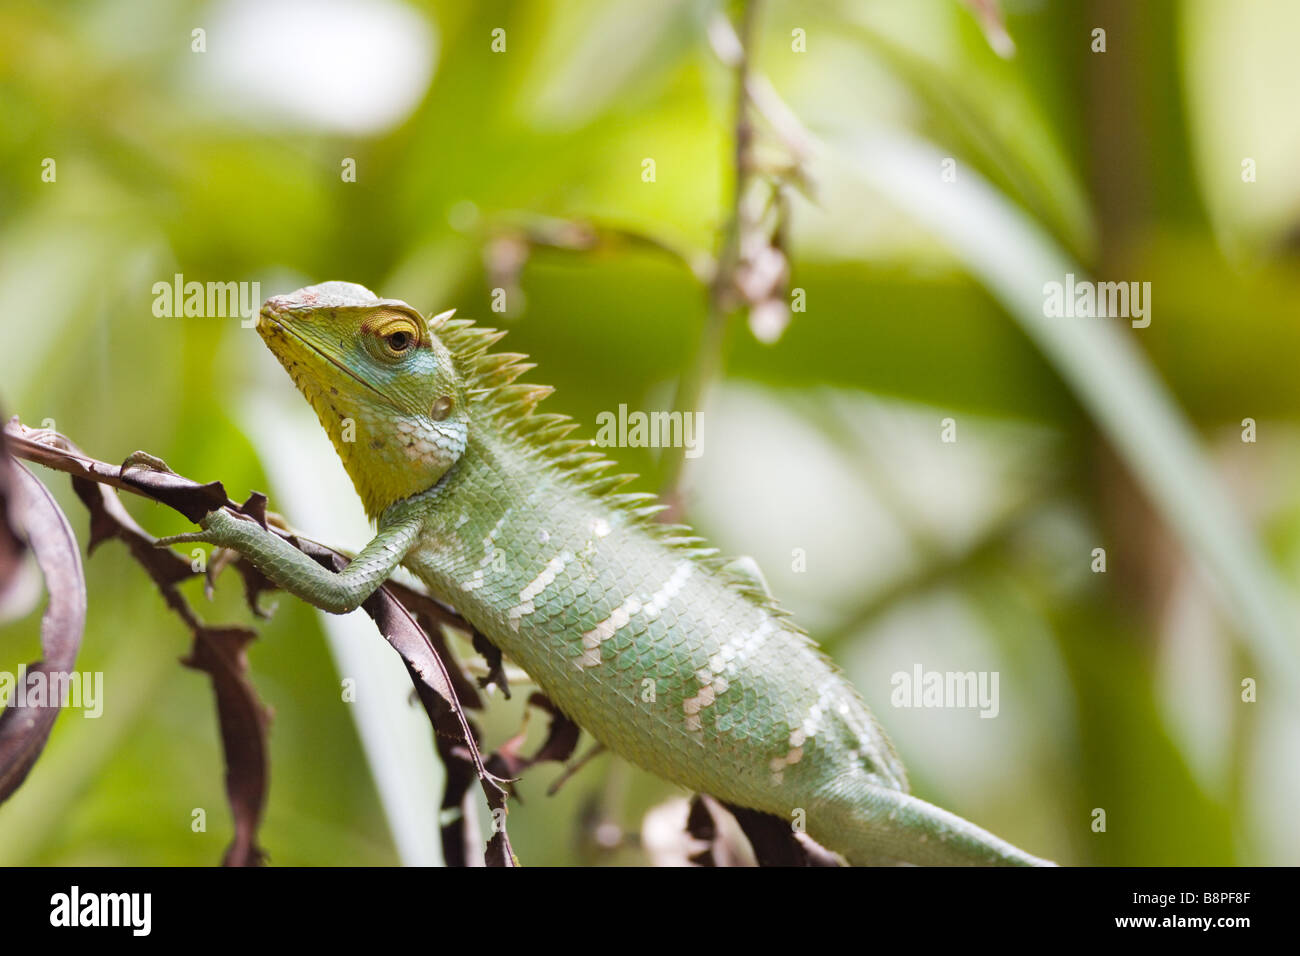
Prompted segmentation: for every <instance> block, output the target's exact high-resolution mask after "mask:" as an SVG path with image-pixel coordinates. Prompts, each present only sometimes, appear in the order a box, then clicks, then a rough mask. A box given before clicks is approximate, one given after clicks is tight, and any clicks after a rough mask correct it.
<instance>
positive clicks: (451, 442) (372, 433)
mask: <svg viewBox="0 0 1300 956" xmlns="http://www.w3.org/2000/svg"><path fill="white" fill-rule="evenodd" d="M257 329H258V332H259V334H260V335H261V336H262V339H263V340H264V341H265V342H266V344H267V347H268V348H270V350H271V351H272V352H273V353H274V354H275V357H276V358H278V359H279V360H280V364H281V365H283V366H284V367H285V370H286V371H287V372H288V373H289V375H290V377H291V378H292V379H293V381H294V384H295V385H297V386H298V390H299V391H301V392H302V393H303V395H304V396H305V397H306V399H307V401H308V402H310V403H311V406H312V408H314V409H315V410H316V414H317V416H318V417H319V418H320V422H321V425H322V426H324V428H325V431H326V432H327V433H328V434H329V436H330V440H331V441H333V442H334V448H335V449H336V450H337V451H338V453H339V457H340V458H341V459H342V460H343V467H344V468H346V469H347V472H348V475H349V477H351V479H352V484H353V485H355V486H356V489H357V494H358V495H360V496H361V501H362V503H363V504H364V505H365V508H366V513H367V514H369V515H370V516H371V517H372V518H374V517H377V516H378V515H380V514H382V513H383V511H384V510H385V509H386V508H387V507H388V506H389V505H391V504H393V503H394V502H397V501H400V500H402V499H403V498H408V497H410V496H411V495H414V494H418V493H419V492H422V491H426V490H428V489H429V488H432V487H433V486H434V485H435V484H436V483H437V482H438V480H439V479H440V478H441V477H442V476H443V475H444V474H445V473H446V472H447V470H448V469H449V468H451V466H452V465H454V464H455V463H456V460H457V459H458V458H459V457H460V455H461V453H462V452H463V451H464V450H465V441H466V437H467V417H466V409H465V406H466V401H465V392H464V388H463V386H462V384H461V381H460V377H459V375H458V373H457V371H456V367H455V364H454V362H453V360H452V356H451V353H450V352H449V351H448V350H447V348H446V347H445V346H444V345H443V344H442V343H441V342H439V341H438V340H437V338H435V337H434V336H433V335H432V334H431V333H430V331H429V325H428V323H427V322H426V321H425V320H424V318H423V317H422V316H421V315H420V313H419V312H417V311H416V310H415V309H413V308H412V307H411V306H409V305H407V304H406V303H405V302H401V301H398V300H397V299H380V298H378V297H377V296H376V295H375V294H374V293H373V292H371V291H370V290H369V289H367V288H365V287H363V286H359V285H356V284H354V283H351V282H325V283H322V284H320V285H313V286H308V287H307V288H305V289H299V290H298V291H297V292H293V293H290V294H289V295H281V296H274V297H272V298H270V299H268V300H267V301H266V304H265V305H263V306H262V314H261V318H260V320H259V322H258V324H257Z"/></svg>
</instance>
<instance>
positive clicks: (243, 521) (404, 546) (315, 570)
mask: <svg viewBox="0 0 1300 956" xmlns="http://www.w3.org/2000/svg"><path fill="white" fill-rule="evenodd" d="M385 518H389V516H387V515H386V516H384V518H381V519H380V522H379V531H378V532H377V533H376V535H375V536H374V538H372V539H371V540H370V543H369V544H367V545H366V546H365V547H364V548H362V549H361V552H360V553H359V554H358V555H357V556H356V557H355V558H353V559H352V561H351V562H350V563H349V564H348V566H347V567H346V568H344V569H343V570H342V571H339V572H337V573H336V572H333V571H329V570H326V569H325V568H323V567H321V566H320V565H319V564H317V563H316V562H315V561H313V560H312V559H311V558H310V557H308V556H307V555H305V554H303V553H302V552H301V551H299V550H298V549H297V548H295V547H293V546H292V545H291V544H289V543H288V542H287V541H285V540H284V539H283V538H281V537H280V536H279V535H277V534H275V533H274V532H271V531H267V530H266V529H264V528H263V527H262V526H261V525H259V524H258V523H257V522H255V521H252V520H251V519H248V518H241V517H237V516H236V515H234V514H231V513H230V512H228V511H226V510H224V509H218V510H216V511H210V512H208V514H207V515H205V516H204V518H203V520H202V521H200V522H199V527H200V528H202V529H203V530H202V531H194V532H190V533H187V534H177V535H172V536H171V537H168V538H159V539H158V541H157V546H158V547H167V546H169V545H173V544H182V543H188V542H194V541H199V542H204V543H207V544H214V545H217V546H218V547H222V548H228V549H230V550H232V551H237V552H238V553H239V554H241V555H243V556H244V557H245V558H247V559H248V560H249V561H250V562H252V564H253V566H254V567H256V568H257V569H258V570H259V571H261V572H262V573H263V574H265V575H266V576H267V577H268V578H270V579H271V580H272V581H273V582H274V583H275V584H276V586H277V587H279V588H281V589H283V590H285V591H288V592H289V593H290V594H292V595H294V596H295V597H299V598H302V600H304V601H306V602H307V603H308V604H311V605H314V606H315V607H318V608H320V609H322V610H324V611H329V612H330V613H331V614H346V613H348V612H349V611H353V610H355V609H356V608H357V607H359V606H360V605H361V603H362V602H363V601H365V599H366V598H368V597H370V595H371V594H373V593H374V592H375V591H376V590H377V589H378V588H379V586H380V585H381V584H383V583H384V581H386V580H387V579H388V576H389V575H390V574H392V573H393V570H394V569H395V568H396V567H397V565H398V564H399V563H401V561H402V559H403V558H404V557H406V553H407V552H408V551H409V550H410V549H411V546H412V545H413V544H414V543H415V540H416V538H417V537H418V536H419V533H420V527H421V524H422V522H421V517H420V515H419V513H418V512H415V513H407V514H397V515H394V516H392V517H391V518H389V520H385Z"/></svg>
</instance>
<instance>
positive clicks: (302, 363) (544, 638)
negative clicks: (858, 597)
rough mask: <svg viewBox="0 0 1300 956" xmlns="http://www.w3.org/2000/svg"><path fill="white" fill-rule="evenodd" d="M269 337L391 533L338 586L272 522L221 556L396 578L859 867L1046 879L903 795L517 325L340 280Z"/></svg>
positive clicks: (590, 716) (772, 616)
mask: <svg viewBox="0 0 1300 956" xmlns="http://www.w3.org/2000/svg"><path fill="white" fill-rule="evenodd" d="M258 329H259V332H260V334H261V336H262V338H263V339H264V340H265V342H266V344H267V346H268V347H269V348H270V349H271V351H272V352H273V353H275V355H276V357H277V358H278V359H279V360H280V362H281V364H283V365H284V367H285V369H286V370H287V371H288V373H289V375H290V376H291V377H292V378H293V380H294V382H295V384H296V385H297V386H298V388H299V390H301V391H302V393H303V395H304V396H305V397H306V398H307V400H308V401H309V402H310V403H311V405H312V407H313V408H314V409H315V410H316V413H317V415H318V416H319V418H320V421H321V424H322V425H323V426H324V427H325V430H326V431H327V432H328V433H329V436H330V438H331V440H332V441H333V443H334V447H335V448H336V449H337V451H338V454H339V457H340V458H342V460H343V465H344V467H345V468H346V469H347V472H348V474H349V476H350V477H351V478H352V482H353V484H354V485H355V486H356V490H357V492H358V494H359V495H360V497H361V500H362V502H363V503H364V505H365V509H366V512H367V513H368V514H369V515H370V517H371V518H372V519H373V520H375V522H376V525H377V533H376V535H375V537H374V539H373V540H372V541H370V543H369V544H367V545H366V546H365V547H364V548H363V549H362V551H361V552H360V553H359V554H358V555H357V556H356V558H355V559H354V560H353V561H352V562H351V563H350V564H349V565H348V566H347V567H346V568H345V569H344V570H343V571H342V572H340V573H337V574H336V573H333V572H330V571H327V570H325V569H324V568H322V567H320V566H319V565H317V564H316V563H315V562H313V561H311V560H310V559H309V558H307V557H306V556H305V555H303V554H302V553H300V552H299V551H297V550H295V549H294V548H292V547H291V546H289V545H288V544H286V543H285V542H283V541H282V540H281V539H280V538H279V537H277V536H276V535H274V534H271V533H269V532H267V531H264V530H263V529H262V528H261V527H259V526H258V525H257V524H256V523H254V522H252V521H248V520H242V519H240V518H239V517H236V516H234V515H233V514H231V513H229V512H225V511H220V510H218V511H214V512H211V513H209V514H208V515H207V516H206V517H205V518H204V519H203V521H202V522H201V523H200V526H201V527H202V529H203V530H202V531H201V532H196V533H192V534H183V535H177V536H175V537H173V538H168V539H164V540H163V541H162V542H161V543H162V544H170V543H176V542H182V541H184V542H189V541H203V542H209V543H212V544H216V545H219V546H221V547H225V548H231V549H234V550H236V551H238V552H240V553H242V554H243V555H245V556H246V557H247V558H248V559H249V560H250V561H252V562H253V564H255V565H256V566H257V567H258V568H260V569H261V570H262V571H263V572H264V573H265V574H266V575H268V576H269V577H270V578H271V579H272V580H274V581H275V582H276V583H277V584H278V585H279V586H280V587H282V588H284V589H285V590H287V591H289V592H290V593H292V594H295V595H297V596H299V597H301V598H302V599H304V600H306V601H308V602H310V603H311V604H313V605H315V606H317V607H320V608H323V609H325V610H327V611H331V612H334V613H344V612H347V611H350V610H352V609H354V608H356V607H357V606H358V605H359V604H360V603H361V602H362V601H363V600H365V599H366V598H367V597H368V596H369V595H370V594H371V593H372V592H373V591H374V590H375V589H376V588H378V587H379V586H380V585H381V584H382V583H383V582H384V581H385V579H386V578H387V577H388V576H389V575H390V574H391V573H392V572H393V570H394V569H395V568H396V567H397V565H399V564H402V565H405V567H406V568H407V569H409V570H410V571H411V572H413V573H414V574H415V575H416V576H417V577H419V578H420V579H421V580H422V581H424V583H425V584H426V586H427V587H428V588H429V589H430V591H431V592H432V593H433V594H434V595H435V596H437V597H438V598H440V599H441V600H444V601H446V602H447V603H448V604H451V605H453V606H454V607H455V608H456V609H457V610H458V611H459V612H460V613H461V614H462V615H463V616H464V617H465V619H466V620H468V621H469V622H470V623H471V624H473V625H474V626H475V627H476V628H478V629H479V630H480V631H481V632H482V633H483V634H484V635H485V636H486V637H488V638H489V639H490V640H491V641H492V642H493V643H495V644H496V645H497V646H498V647H499V648H500V649H501V650H502V651H503V652H505V653H506V654H507V655H508V656H509V657H511V658H512V659H513V660H514V661H515V662H516V663H518V664H519V665H520V666H522V667H523V668H524V670H526V671H528V673H529V674H531V675H532V676H533V678H534V679H535V680H536V681H537V683H538V684H539V685H540V686H541V688H542V689H543V690H544V691H545V692H546V694H547V695H548V696H549V697H550V698H551V700H552V701H553V702H554V703H555V704H556V705H557V706H558V707H559V708H560V709H561V710H562V711H564V712H565V713H566V714H567V715H568V716H569V717H570V718H572V719H573V720H574V721H575V722H576V723H577V724H578V725H579V726H581V727H582V728H584V729H585V730H587V731H588V732H589V733H591V734H592V736H594V737H595V738H596V739H597V740H599V741H600V742H601V743H603V744H604V745H605V746H607V747H608V748H609V749H610V750H612V751H614V752H615V753H617V754H619V755H621V756H623V757H625V758H626V759H628V760H630V761H631V762H632V763H635V764H637V765H639V766H641V767H644V768H645V769H646V770H649V771H650V772H652V773H654V774H657V775H659V776H661V777H664V778H666V779H668V780H671V781H673V782H675V783H678V784H680V785H682V786H684V787H688V788H690V789H692V790H695V791H698V792H702V793H708V794H710V795H712V796H714V797H716V798H718V799H721V800H724V801H727V802H729V803H733V804H736V805H739V806H744V807H749V808H752V809H756V810H760V811H765V812H767V813H770V814H774V815H776V816H779V817H781V818H783V819H785V820H787V821H791V822H792V823H793V822H795V821H798V820H803V821H805V825H806V829H807V832H808V834H809V835H810V836H812V837H813V838H814V839H816V840H817V841H818V842H820V843H822V844H823V845H824V846H826V847H829V848H830V849H832V850H834V851H836V852H838V853H840V854H841V855H843V856H844V857H845V858H846V859H847V860H848V861H849V862H851V863H855V864H877V863H897V862H905V863H918V864H1020V865H1035V864H1046V861H1044V860H1039V859H1037V858H1036V857H1033V856H1030V855H1029V854H1027V853H1024V852H1023V851H1021V850H1019V849H1017V848H1016V847H1014V846H1012V845H1011V844H1009V843H1006V842H1005V841H1003V840H1001V839H999V838H997V837H995V836H993V835H992V834H990V833H988V832H986V831H984V830H982V829H980V828H979V827H977V826H975V825H974V824H972V823H969V822H967V821H966V820H963V819H962V818H960V817H958V816H956V815H954V814H952V813H949V812H948V811H946V810H942V809H940V808H939V807H936V806H933V805H931V804H929V803H926V802H924V801H922V800H919V799H917V798H916V797H913V796H911V795H910V794H909V793H908V792H907V778H906V774H905V771H904V769H903V765H902V763H901V761H900V760H899V758H898V756H897V755H896V754H895V752H894V749H893V746H892V745H891V744H890V742H889V740H888V738H887V737H886V736H885V734H884V732H883V730H882V729H881V728H880V726H879V724H877V723H876V720H875V718H874V717H873V716H872V714H871V712H870V711H869V710H868V709H867V707H866V705H865V704H864V703H863V702H862V699H861V698H860V697H859V696H858V694H857V692H856V691H855V690H854V689H853V687H852V686H851V685H850V684H849V683H848V682H847V680H846V679H845V678H844V677H843V676H842V675H841V673H840V672H839V671H838V670H837V669H836V668H835V666H834V665H833V664H832V663H831V662H830V661H829V660H828V659H827V658H826V657H825V656H824V655H823V654H822V653H821V652H819V651H818V650H817V648H816V646H815V645H814V644H813V643H812V642H811V641H810V640H809V639H808V638H807V637H806V636H805V635H804V634H803V633H802V632H801V631H800V630H799V629H798V628H797V627H795V625H794V624H792V623H791V622H790V621H789V620H788V619H787V617H786V615H785V614H784V613H783V612H782V610H781V609H780V608H779V607H778V606H777V605H776V604H775V603H774V602H773V601H772V600H771V599H770V597H768V596H767V595H766V594H765V593H764V591H763V589H762V588H761V587H760V586H759V585H758V584H757V582H756V580H755V578H754V576H753V575H746V574H744V573H742V572H741V571H739V570H737V568H736V566H735V564H734V563H733V564H731V565H728V564H725V563H724V562H723V561H721V560H720V559H719V558H717V557H716V556H715V552H713V551H712V550H711V549H707V548H705V547H704V546H703V542H702V541H701V540H700V539H699V538H696V537H693V536H691V535H690V533H689V530H688V529H685V528H682V527H680V526H667V525H664V524H662V523H660V522H658V521H655V520H654V515H655V514H656V513H657V512H658V511H659V510H661V506H660V505H658V504H656V503H655V499H654V496H653V495H646V494H626V493H620V492H619V491H618V490H617V489H618V488H619V486H620V485H622V484H623V482H625V481H626V480H627V476H618V477H606V476H605V472H606V470H607V469H608V468H609V466H610V462H609V461H608V460H607V459H605V458H604V457H603V456H602V455H601V454H600V453H598V452H596V451H595V450H593V449H592V448H591V445H590V443H588V442H583V441H578V440H574V439H571V438H568V437H567V436H568V435H569V433H570V431H571V430H572V429H573V428H574V427H575V425H574V423H573V422H572V421H571V420H570V419H568V418H567V417H565V416H562V415H548V414H542V413H539V412H537V411H535V406H536V405H537V403H538V402H539V401H540V400H541V399H542V398H544V397H545V396H546V395H548V394H549V393H550V391H551V390H550V389H549V388H542V387H537V386H531V385H520V384H515V383H514V379H515V378H516V377H517V376H518V375H519V374H521V373H522V372H524V371H525V370H527V369H529V368H531V367H532V366H531V365H528V364H525V363H524V362H523V360H524V358H525V356H522V355H518V354H513V353H493V352H491V351H489V349H490V347H491V346H492V345H493V344H494V343H495V342H496V341H498V340H499V339H500V337H501V336H502V335H503V334H504V333H500V332H496V331H493V330H490V329H484V328H480V327H478V326H476V325H474V324H473V323H471V322H468V321H465V320H461V319H453V318H452V317H451V313H444V314H443V315H439V316H436V317H434V318H432V319H430V320H429V321H427V322H426V321H425V319H424V318H423V317H422V316H421V315H420V313H419V312H417V311H416V310H415V309H413V308H412V307H411V306H409V305H407V304H406V303H405V302H400V301H397V300H394V299H380V298H377V297H376V296H375V295H374V294H373V293H372V292H370V291H369V290H368V289H365V288H363V287H362V286H359V285H354V284H352V283H346V282H327V283H324V284H321V285H315V286H310V287H308V288H305V289H301V290H299V291H297V292H295V293H293V294H291V295H287V296H278V297H274V298H271V299H269V300H268V301H267V302H266V304H265V305H264V306H263V308H262V312H261V317H260V320H259V323H258Z"/></svg>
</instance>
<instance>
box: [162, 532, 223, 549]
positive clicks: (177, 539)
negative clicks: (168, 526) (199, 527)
mask: <svg viewBox="0 0 1300 956" xmlns="http://www.w3.org/2000/svg"><path fill="white" fill-rule="evenodd" d="M191 542H198V543H200V544H211V543H212V542H211V541H210V540H209V539H208V534H207V532H205V531H190V532H187V533H185V534H171V535H168V536H167V537H165V538H159V539H158V540H157V541H155V542H154V543H153V546H154V547H155V548H170V547H171V546H172V545H173V544H189V543H191Z"/></svg>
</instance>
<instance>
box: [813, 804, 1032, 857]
mask: <svg viewBox="0 0 1300 956" xmlns="http://www.w3.org/2000/svg"><path fill="white" fill-rule="evenodd" d="M808 832H809V834H810V835H811V836H812V837H813V838H814V839H815V840H817V841H818V842H820V843H822V844H823V845H825V846H828V847H830V848H831V849H833V850H835V851H837V852H839V853H841V854H843V855H844V857H845V859H847V860H848V861H849V862H850V863H851V864H853V865H854V866H882V865H888V864H897V863H912V864H916V865H920V866H1055V865H1056V864H1055V863H1052V862H1051V861H1050V860H1043V859H1040V858H1038V857H1036V856H1031V855H1030V854H1028V853H1026V852H1025V851H1024V850H1021V849H1019V848H1018V847H1015V846H1012V845H1011V844H1010V843H1008V842H1007V841H1006V840H1003V839H1000V838H999V837H996V836H994V835H993V834H992V833H989V832H988V831H987V830H984V829H981V828H980V827H977V826H976V825H975V824H973V823H971V822H970V821H969V820H963V819H962V818H961V817H959V816H957V815H956V814H955V813H949V812H948V811H947V810H944V809H942V808H940V807H936V806H934V805H933V804H931V803H926V802H925V801H924V800H921V799H919V798H917V797H914V796H912V795H911V794H910V793H905V792H903V791H901V790H893V789H889V788H886V787H880V786H874V785H871V784H862V785H859V786H857V787H853V788H851V789H850V788H847V787H846V788H844V790H840V791H835V792H832V793H831V794H830V795H829V796H828V797H826V798H825V799H824V800H823V801H822V802H821V803H820V804H819V805H818V806H817V807H816V808H814V809H812V810H811V812H810V813H809V815H808Z"/></svg>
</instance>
